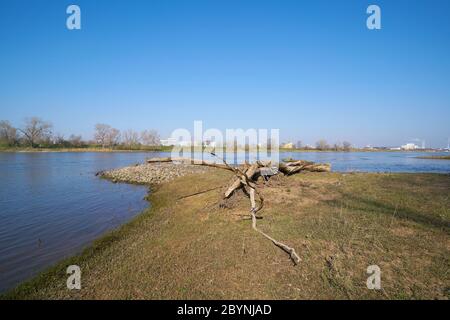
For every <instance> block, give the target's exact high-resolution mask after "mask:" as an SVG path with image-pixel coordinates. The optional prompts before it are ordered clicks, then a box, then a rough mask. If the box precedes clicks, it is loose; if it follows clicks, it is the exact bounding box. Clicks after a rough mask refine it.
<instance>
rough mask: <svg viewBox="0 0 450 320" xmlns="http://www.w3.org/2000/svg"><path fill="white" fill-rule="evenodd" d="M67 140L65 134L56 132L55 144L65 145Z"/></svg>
mask: <svg viewBox="0 0 450 320" xmlns="http://www.w3.org/2000/svg"><path fill="white" fill-rule="evenodd" d="M66 142H67V141H66V139H64V135H63V134H61V133H57V134H55V136H54V137H53V143H54V144H57V145H60V146H63V145H65V144H66Z"/></svg>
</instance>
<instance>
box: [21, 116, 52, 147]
mask: <svg viewBox="0 0 450 320" xmlns="http://www.w3.org/2000/svg"><path fill="white" fill-rule="evenodd" d="M52 127H53V126H52V124H51V123H50V122H46V121H44V120H42V119H40V118H38V117H32V118H27V119H25V126H24V128H23V129H19V131H20V132H22V134H23V135H24V138H25V140H26V141H27V142H28V143H29V144H30V146H31V147H33V148H34V147H35V146H36V145H37V143H39V142H41V141H44V140H49V138H50V136H51V134H52Z"/></svg>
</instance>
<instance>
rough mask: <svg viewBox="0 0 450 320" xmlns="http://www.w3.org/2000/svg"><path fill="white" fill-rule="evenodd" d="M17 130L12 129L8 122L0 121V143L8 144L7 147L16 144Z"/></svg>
mask: <svg viewBox="0 0 450 320" xmlns="http://www.w3.org/2000/svg"><path fill="white" fill-rule="evenodd" d="M18 140H19V139H18V136H17V129H16V128H14V127H13V126H12V125H11V124H10V123H9V121H7V120H1V121H0V141H3V142H4V143H6V144H8V145H9V146H13V145H16V144H17V142H18Z"/></svg>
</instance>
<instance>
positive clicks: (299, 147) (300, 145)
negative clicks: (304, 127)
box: [295, 140, 303, 149]
mask: <svg viewBox="0 0 450 320" xmlns="http://www.w3.org/2000/svg"><path fill="white" fill-rule="evenodd" d="M295 147H296V148H297V149H301V148H302V147H303V143H302V142H301V141H300V140H298V141H297V143H296V144H295Z"/></svg>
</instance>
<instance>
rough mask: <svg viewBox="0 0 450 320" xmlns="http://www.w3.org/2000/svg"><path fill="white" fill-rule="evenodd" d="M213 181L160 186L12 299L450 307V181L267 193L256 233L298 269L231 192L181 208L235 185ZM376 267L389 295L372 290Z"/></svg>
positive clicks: (426, 177) (335, 183)
mask: <svg viewBox="0 0 450 320" xmlns="http://www.w3.org/2000/svg"><path fill="white" fill-rule="evenodd" d="M214 172H215V173H214V174H210V175H198V176H195V177H193V176H185V177H181V178H179V179H177V180H175V181H172V182H170V183H167V184H164V185H162V186H160V187H159V189H158V190H155V191H154V192H153V193H152V194H151V196H150V201H151V203H152V207H151V208H150V209H149V210H147V211H146V212H144V213H143V214H141V215H140V216H139V217H137V218H136V219H135V220H133V221H132V222H131V223H129V224H127V225H125V226H123V227H122V228H120V229H118V230H117V231H115V232H113V233H111V234H109V235H107V236H106V237H104V238H102V239H101V240H99V241H98V242H96V243H95V244H94V245H93V246H92V247H90V248H88V249H87V250H86V251H85V252H84V253H83V254H82V255H80V256H77V257H74V258H71V259H68V260H66V261H63V262H61V263H60V264H58V265H57V266H55V267H53V268H52V269H50V270H49V271H47V272H45V273H43V274H42V275H41V276H39V277H38V278H36V279H34V280H32V281H31V282H28V283H25V284H23V285H22V286H20V287H19V288H17V289H16V290H15V291H12V292H11V293H9V295H8V296H6V298H21V299H29V298H37V299H42V298H45V299H316V298H319V299H416V298H417V299H434V298H437V299H448V298H449V295H450V292H449V290H450V289H449V288H450V275H449V265H450V261H449V260H450V237H449V231H450V212H449V210H450V209H449V208H450V199H449V190H450V176H448V175H431V174H337V173H324V174H322V173H308V174H299V175H296V176H292V177H289V178H285V177H277V178H275V179H273V180H272V181H270V183H268V184H266V185H262V182H261V190H262V193H263V195H264V196H265V198H266V205H265V207H264V209H263V210H262V212H261V215H262V216H263V217H264V218H263V219H262V220H259V221H258V225H259V227H260V228H261V229H262V230H264V231H265V232H267V233H269V234H270V235H272V236H274V237H275V238H276V239H278V240H280V241H283V242H285V243H286V244H288V245H290V246H292V247H294V248H295V249H296V251H297V253H299V255H300V257H301V258H302V260H303V261H302V262H301V263H300V265H298V266H296V267H294V266H293V265H292V263H291V262H290V260H289V258H288V256H287V255H286V254H285V253H284V252H282V251H281V250H280V249H278V248H277V247H275V246H273V245H272V244H271V243H270V242H269V241H267V240H266V239H264V238H263V237H262V236H260V235H259V234H257V233H256V232H254V231H253V230H252V229H251V226H250V221H249V220H246V219H245V216H247V215H248V209H249V201H248V199H246V198H245V197H244V196H242V195H240V196H239V197H236V198H234V199H232V200H231V201H227V202H226V203H224V202H222V201H221V195H222V194H223V191H224V190H225V188H226V187H224V188H223V189H218V190H213V191H210V192H207V193H204V194H200V195H197V196H194V197H188V198H185V199H182V200H178V201H175V202H173V201H172V200H173V199H177V198H179V197H181V196H184V195H188V194H192V193H195V192H197V191H200V190H206V189H209V188H211V187H214V186H221V185H225V184H226V183H227V182H228V181H229V180H230V179H231V178H232V176H231V175H230V174H229V173H228V172H225V171H220V170H217V171H214ZM219 204H222V206H220V205H219ZM70 264H78V265H79V266H80V267H81V269H82V272H83V273H82V290H80V291H69V290H68V289H66V286H65V285H66V279H67V275H66V274H65V269H66V268H67V266H68V265H70ZM372 264H377V265H379V266H380V268H381V271H382V287H383V290H381V291H374V290H368V289H367V287H366V279H367V276H368V275H367V274H366V268H367V266H369V265H372Z"/></svg>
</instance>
